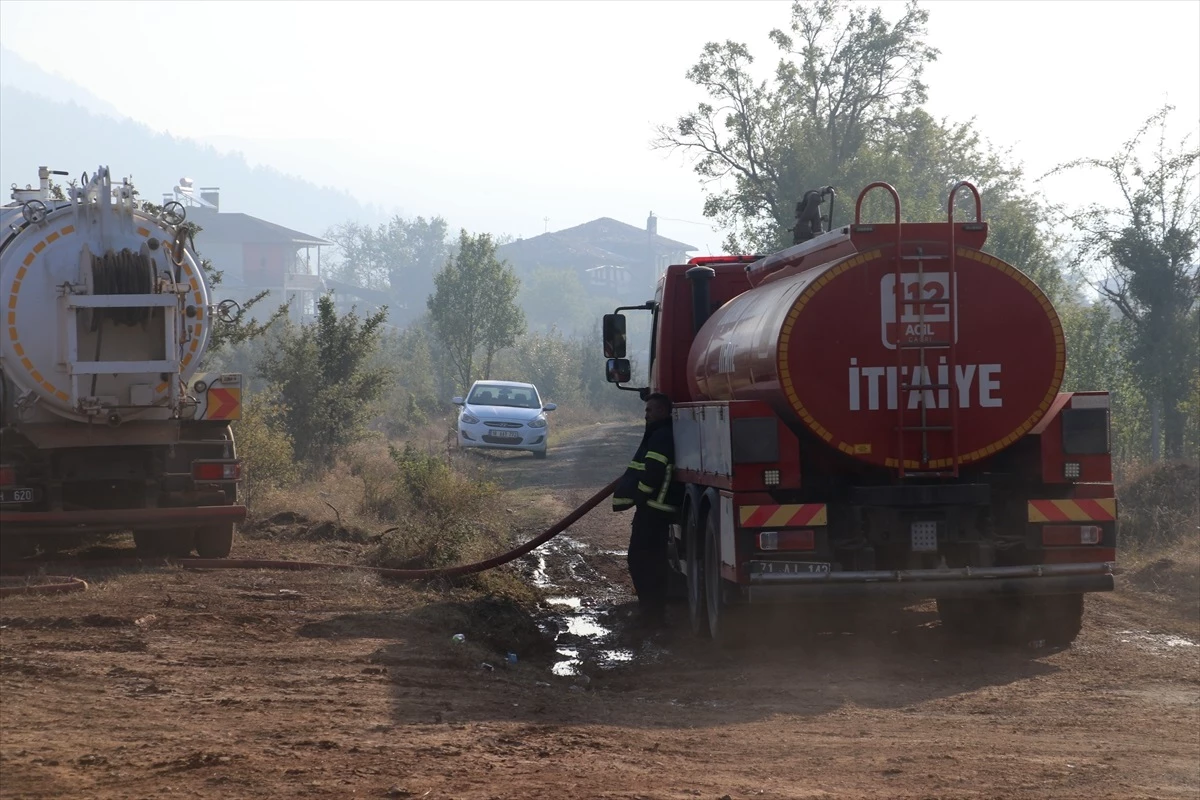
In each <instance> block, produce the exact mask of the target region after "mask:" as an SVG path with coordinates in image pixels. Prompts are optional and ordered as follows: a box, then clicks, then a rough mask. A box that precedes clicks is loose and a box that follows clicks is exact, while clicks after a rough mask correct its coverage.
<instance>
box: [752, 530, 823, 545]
mask: <svg viewBox="0 0 1200 800" xmlns="http://www.w3.org/2000/svg"><path fill="white" fill-rule="evenodd" d="M815 541H816V537H815V536H813V532H812V531H763V532H762V533H760V534H758V549H759V550H812V549H813V548H814V542H815Z"/></svg>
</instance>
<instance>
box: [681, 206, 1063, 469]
mask: <svg viewBox="0 0 1200 800" xmlns="http://www.w3.org/2000/svg"><path fill="white" fill-rule="evenodd" d="M879 227H880V228H893V226H879ZM904 228H905V230H906V231H908V230H910V229H911V231H912V234H911V237H912V238H909V237H907V236H906V237H905V238H904V239H903V241H902V243H901V245H900V253H901V255H902V258H901V259H900V260H899V269H898V268H897V262H898V260H897V259H896V257H895V256H896V245H895V244H890V243H889V244H882V245H881V244H879V241H880V240H879V239H876V240H874V241H873V242H871V246H869V247H863V248H862V249H861V250H859V249H856V248H853V247H849V248H848V247H847V246H846V239H845V236H842V237H841V238H840V239H839V241H838V243H837V247H836V248H835V247H830V248H829V252H830V258H829V260H827V261H825V262H824V263H816V264H815V265H813V266H811V267H809V268H805V269H802V271H794V270H793V271H788V270H786V269H785V270H780V271H778V272H776V273H775V274H772V275H768V276H767V277H766V278H765V279H760V281H759V282H758V285H757V286H755V287H754V288H751V289H748V290H747V291H745V292H743V293H742V294H740V295H738V296H736V297H734V298H733V299H732V300H730V301H729V302H727V303H725V304H724V305H723V306H722V307H721V308H719V309H717V310H716V311H715V312H713V314H712V316H711V317H709V319H708V320H707V321H706V322H705V324H704V325H703V327H702V328H701V329H700V331H699V332H698V333H697V335H696V338H695V341H694V342H693V344H692V347H691V350H690V352H689V358H688V371H687V374H688V380H689V384H690V385H689V389H690V392H691V395H692V397H693V398H694V399H696V400H761V401H765V402H766V403H768V404H769V405H770V406H772V407H773V408H774V409H775V410H776V411H777V412H778V413H779V414H780V415H781V416H782V417H783V418H785V419H786V420H788V422H789V424H790V425H791V426H792V427H793V428H794V429H796V430H801V431H809V432H811V433H812V434H814V435H815V436H817V437H819V438H820V439H821V440H823V441H825V442H826V443H827V444H828V445H829V446H830V447H833V448H836V449H838V450H840V451H842V452H843V453H846V454H848V455H850V456H852V457H854V458H857V459H860V460H862V461H864V462H868V463H871V464H876V465H879V466H886V467H897V466H898V465H899V462H900V460H901V459H902V460H903V462H904V467H905V468H908V469H938V468H942V467H950V466H951V465H954V464H969V463H970V462H973V461H978V460H980V459H982V458H984V457H986V456H988V455H991V454H992V453H995V452H997V451H999V450H1001V449H1003V448H1005V447H1007V446H1008V445H1010V444H1011V443H1012V442H1014V441H1016V440H1017V439H1018V438H1019V437H1021V436H1022V435H1024V434H1026V433H1028V432H1029V431H1030V430H1031V429H1032V428H1033V427H1034V426H1035V425H1036V424H1037V422H1038V421H1039V420H1040V419H1041V418H1042V417H1043V416H1044V415H1045V414H1046V412H1047V410H1048V409H1049V408H1050V406H1051V403H1052V402H1053V401H1054V399H1055V397H1056V394H1057V392H1058V389H1059V385H1060V383H1061V381H1062V376H1063V367H1064V364H1065V355H1064V354H1065V347H1064V341H1063V331H1062V326H1061V325H1060V323H1059V319H1058V316H1057V314H1056V313H1055V311H1054V308H1053V306H1052V304H1051V303H1050V301H1049V300H1048V299H1047V298H1046V296H1045V295H1044V294H1043V293H1042V291H1041V289H1040V288H1038V286H1037V285H1036V284H1034V282H1033V281H1031V280H1030V279H1029V278H1028V277H1027V276H1026V275H1024V274H1023V273H1022V272H1020V271H1019V270H1017V269H1016V268H1014V267H1013V266H1011V265H1009V264H1007V263H1005V262H1003V261H1001V260H999V259H997V258H994V257H993V256H991V255H988V254H986V253H984V252H982V251H980V250H977V249H974V248H972V247H964V246H961V245H958V246H956V247H954V251H953V252H951V246H950V242H949V241H947V239H948V236H947V233H948V226H946V225H912V226H908V225H906V226H904ZM847 235H848V234H847ZM829 237H830V238H838V234H837V233H836V232H835V233H834V234H829ZM882 238H883V239H884V240H885V241H886V236H884V237H882ZM979 243H980V244H981V243H982V242H981V241H980V242H979ZM814 244H818V243H817V242H814ZM848 250H849V251H850V252H851V254H850V255H845V253H846V252H847V251H848ZM805 263H811V256H810V259H809V262H805ZM747 271H748V273H750V274H751V275H752V280H753V276H754V275H755V273H756V270H755V269H754V266H753V265H752V267H751V268H750V269H748V270H747ZM758 272H759V273H761V272H762V270H758ZM898 293H899V296H898ZM939 301H940V302H939ZM901 436H903V437H905V438H904V439H903V441H901V439H900V437H901Z"/></svg>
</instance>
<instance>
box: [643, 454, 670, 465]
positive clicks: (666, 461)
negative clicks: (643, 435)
mask: <svg viewBox="0 0 1200 800" xmlns="http://www.w3.org/2000/svg"><path fill="white" fill-rule="evenodd" d="M646 458H653V459H654V460H655V461H661V462H662V463H664V464H668V465H669V464H670V463H671V461H670V460H669V459H668V458H667V457H666V456H664V455H663V454H662V453H655V452H649V453H646Z"/></svg>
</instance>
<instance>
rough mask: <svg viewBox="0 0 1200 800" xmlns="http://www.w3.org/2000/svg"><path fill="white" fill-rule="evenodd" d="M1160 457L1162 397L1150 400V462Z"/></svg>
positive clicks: (1153, 462) (1154, 462)
mask: <svg viewBox="0 0 1200 800" xmlns="http://www.w3.org/2000/svg"><path fill="white" fill-rule="evenodd" d="M1161 458H1162V397H1161V396H1159V397H1154V398H1152V399H1151V400H1150V463H1152V464H1157V463H1158V462H1159V460H1160V459H1161Z"/></svg>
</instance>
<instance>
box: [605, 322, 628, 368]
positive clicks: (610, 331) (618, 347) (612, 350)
mask: <svg viewBox="0 0 1200 800" xmlns="http://www.w3.org/2000/svg"><path fill="white" fill-rule="evenodd" d="M604 357H605V358H624V357H625V315H624V314H605V315H604Z"/></svg>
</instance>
